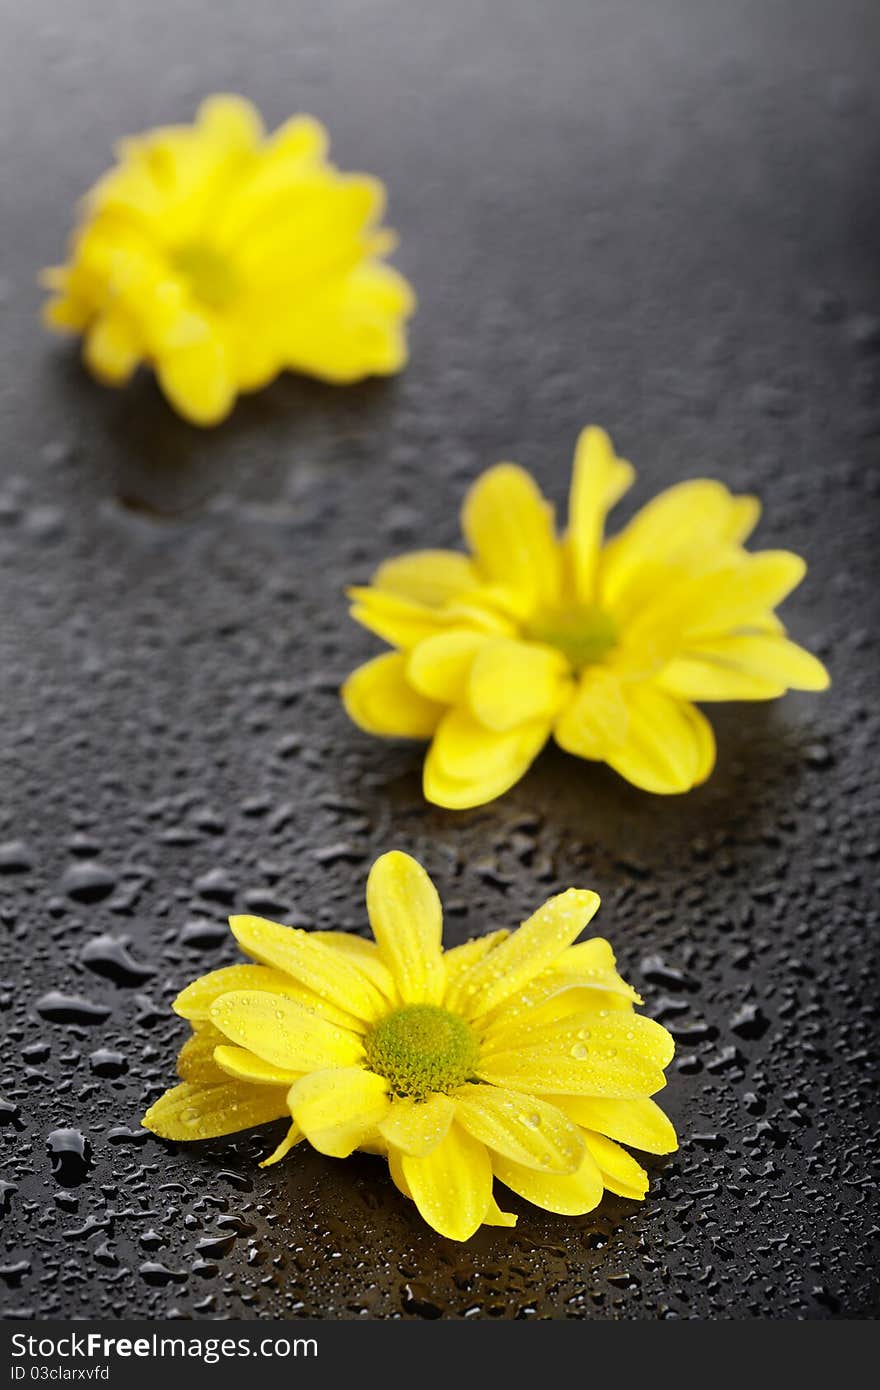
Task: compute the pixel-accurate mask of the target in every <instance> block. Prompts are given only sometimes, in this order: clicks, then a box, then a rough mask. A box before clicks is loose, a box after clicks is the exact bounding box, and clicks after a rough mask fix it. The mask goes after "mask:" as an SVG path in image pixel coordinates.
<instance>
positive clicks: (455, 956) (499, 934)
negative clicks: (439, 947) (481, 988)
mask: <svg viewBox="0 0 880 1390" xmlns="http://www.w3.org/2000/svg"><path fill="white" fill-rule="evenodd" d="M509 935H510V932H509V931H507V930H506V928H504V927H502V928H501V929H500V930H499V931H491V932H487V933H486V935H485V936H475V937H474V938H473V939H472V940H471V941H465V942H464V943H463V945H461V946H453V947H452V949H451V950H449V951H444V953H443V964H444V966H445V967H446V989H447V997H450V996H451V994H452V992H453V990H454V989H455V988H456V987H457V984H458V981H459V979H460V978H461V976H462V975H464V974H465V973H466V972H467V971H468V970H470V968H471V966H473V965H476V963H477V961H479V960H482V959H483V957H484V956H487V955H488V954H489V952H490V951H494V950H495V947H496V946H500V945H501V942H502V941H506V940H507V938H508V936H509Z"/></svg>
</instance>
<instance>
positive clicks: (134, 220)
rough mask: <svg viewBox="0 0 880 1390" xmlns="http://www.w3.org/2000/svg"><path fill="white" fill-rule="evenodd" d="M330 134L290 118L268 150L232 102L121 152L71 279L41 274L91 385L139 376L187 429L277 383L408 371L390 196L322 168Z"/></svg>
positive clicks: (80, 239)
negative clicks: (78, 345)
mask: <svg viewBox="0 0 880 1390" xmlns="http://www.w3.org/2000/svg"><path fill="white" fill-rule="evenodd" d="M327 146H328V140H327V133H326V131H325V130H324V128H323V126H322V125H320V123H319V122H318V121H316V120H313V119H312V118H311V117H310V116H294V117H293V118H292V119H291V120H289V121H286V122H285V123H284V124H283V125H282V126H280V127H279V128H278V130H276V131H275V132H274V133H273V134H271V135H267V134H266V132H265V131H264V128H263V123H262V121H261V119H260V115H259V112H258V111H256V110H255V108H254V107H253V106H252V105H251V104H250V102H248V101H245V100H244V99H243V98H241V97H236V96H214V97H209V98H208V100H206V101H204V102H202V105H201V106H200V107H199V110H198V114H197V116H196V121H195V124H194V125H190V126H167V127H163V128H160V129H158V130H152V131H147V132H146V133H144V134H142V135H138V136H134V137H132V138H130V139H126V140H123V141H121V143H120V144H119V146H118V148H117V157H118V163H117V164H116V165H115V167H114V168H112V169H111V170H110V171H109V172H108V173H106V174H105V175H104V176H103V178H101V179H99V181H98V182H97V183H96V184H95V186H94V187H93V188H92V189H91V190H90V192H89V193H88V194H87V195H86V197H85V199H84V200H83V204H82V214H81V220H80V224H79V227H78V228H77V230H76V233H75V235H74V237H73V241H72V245H71V251H70V260H69V262H68V264H67V265H65V266H61V267H58V268H55V269H52V270H48V271H46V272H45V273H44V277H43V278H44V283H45V285H46V287H47V288H49V289H51V290H53V291H54V297H53V298H52V299H51V300H50V301H49V303H48V305H47V307H46V314H45V317H46V322H47V323H48V324H49V326H50V327H51V328H54V329H58V330H59V331H62V332H73V333H82V334H84V336H85V345H84V353H85V360H86V363H87V364H88V366H89V368H90V369H91V371H92V372H93V373H94V375H95V376H96V377H98V379H99V380H100V381H103V382H105V383H106V384H107V385H110V386H121V385H123V384H124V383H125V382H126V381H127V380H128V379H129V377H130V376H131V374H132V372H133V371H134V369H135V368H136V367H137V366H138V365H139V363H141V362H148V363H150V364H151V365H152V366H153V367H154V369H155V371H156V375H157V377H158V380H159V384H160V386H161V387H162V390H163V391H164V392H165V395H166V396H167V397H168V400H169V401H170V402H171V404H172V405H173V406H174V408H175V409H176V410H177V411H179V412H180V414H181V415H183V416H184V417H185V418H186V419H187V420H190V421H192V422H193V423H194V424H197V425H214V424H217V422H218V421H220V420H222V419H223V418H224V416H226V415H228V413H229V411H230V410H231V409H232V406H233V404H234V402H235V398H236V395H237V393H238V392H239V391H256V390H258V389H259V388H260V387H262V386H265V385H267V384H268V382H270V381H271V380H272V379H273V377H275V376H277V375H278V373H279V372H281V371H283V370H285V369H289V370H291V371H297V372H305V373H307V374H308V375H310V376H315V377H319V378H320V379H321V380H322V381H329V382H338V383H344V382H352V381H359V380H360V379H361V378H362V377H365V376H371V375H378V376H385V375H388V374H390V373H393V372H397V371H399V370H400V368H401V367H402V366H403V365H404V364H405V362H406V355H407V351H406V337H405V333H404V322H405V320H406V318H407V316H408V315H409V314H410V313H411V312H412V309H413V307H414V298H413V294H412V291H411V289H410V287H409V285H408V284H407V282H406V281H405V280H404V279H403V278H402V276H400V275H398V273H397V272H396V271H395V270H392V269H391V268H390V267H389V266H387V265H384V264H383V263H382V261H381V259H380V258H381V257H382V256H384V255H386V254H387V252H388V251H390V250H391V249H392V248H393V245H394V238H393V236H392V234H391V233H390V232H388V231H386V230H383V229H382V228H381V227H380V226H379V222H380V220H381V217H382V213H383V209H384V203H385V191H384V189H383V187H382V184H381V183H379V181H378V180H377V179H374V178H370V177H368V176H367V175H366V174H342V173H340V172H339V171H338V170H337V169H336V168H334V166H333V165H332V164H330V163H328V161H327Z"/></svg>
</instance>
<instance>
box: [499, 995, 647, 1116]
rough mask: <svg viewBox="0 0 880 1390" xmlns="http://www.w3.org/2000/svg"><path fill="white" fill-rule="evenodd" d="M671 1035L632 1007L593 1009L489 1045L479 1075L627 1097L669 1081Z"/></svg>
mask: <svg viewBox="0 0 880 1390" xmlns="http://www.w3.org/2000/svg"><path fill="white" fill-rule="evenodd" d="M672 1052H673V1045H672V1039H671V1038H670V1036H669V1034H668V1033H667V1032H666V1029H665V1028H663V1027H661V1025H660V1024H659V1023H655V1022H654V1021H653V1019H649V1018H643V1017H642V1016H641V1015H639V1014H633V1013H630V1012H629V1011H625V1012H616V1011H607V1010H601V1011H599V1010H591V1011H585V1012H583V1013H581V1014H574V1015H569V1016H567V1017H565V1018H563V1019H560V1020H558V1021H557V1022H554V1023H549V1024H543V1025H539V1026H537V1027H534V1028H530V1027H529V1026H528V1024H523V1025H521V1029H520V1031H519V1032H518V1033H517V1034H516V1035H515V1036H512V1035H511V1034H507V1035H505V1038H504V1047H503V1048H502V1047H501V1043H500V1042H499V1043H498V1044H496V1043H495V1042H492V1043H487V1044H486V1045H485V1046H484V1049H483V1054H482V1056H481V1058H480V1064H479V1067H478V1069H477V1074H478V1075H479V1077H480V1079H481V1080H483V1081H488V1082H489V1083H490V1084H492V1085H494V1086H509V1087H510V1088H511V1089H512V1090H519V1091H533V1092H535V1094H538V1095H553V1094H554V1093H558V1094H560V1095H584V1096H604V1097H608V1098H610V1099H617V1100H628V1099H630V1098H631V1097H634V1096H647V1095H651V1094H652V1093H653V1092H654V1091H659V1090H661V1089H662V1087H663V1086H664V1085H665V1079H664V1076H663V1070H662V1069H663V1067H664V1066H666V1065H667V1064H668V1062H669V1059H670V1057H671V1055H672Z"/></svg>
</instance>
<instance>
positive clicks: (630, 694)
mask: <svg viewBox="0 0 880 1390" xmlns="http://www.w3.org/2000/svg"><path fill="white" fill-rule="evenodd" d="M626 708H627V726H626V737H625V739H624V741H623V743H620V744H611V745H608V746H607V747H606V748H605V751H604V758H605V761H606V762H607V763H609V764H610V766H611V767H613V768H614V770H615V771H616V772H619V773H620V775H621V777H625V778H626V779H627V781H628V782H632V783H633V785H634V786H636V787H641V788H642V790H643V791H648V792H657V793H659V794H662V795H669V794H672V793H675V792H685V791H689V790H690V788H691V787H694V786H696V785H697V784H698V783H700V782H703V781H705V779H706V777H708V775H709V773H710V772H711V771H712V768H713V767H714V765H715V736H714V734H713V733H712V726H711V725H710V724H709V721H708V720H707V719H706V717H705V715H703V714H701V713H700V711H699V710H698V709H696V707H695V706H694V705H691V704H688V702H687V701H684V700H676V699H675V698H673V696H671V695H667V694H666V692H665V691H664V690H660V689H659V688H658V687H657V686H656V685H649V684H640V685H631V686H628V687H627V688H626Z"/></svg>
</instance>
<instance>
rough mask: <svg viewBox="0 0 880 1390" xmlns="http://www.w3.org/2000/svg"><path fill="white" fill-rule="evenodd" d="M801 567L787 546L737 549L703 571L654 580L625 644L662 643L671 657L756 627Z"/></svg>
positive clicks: (797, 578) (797, 580) (798, 576)
mask: <svg viewBox="0 0 880 1390" xmlns="http://www.w3.org/2000/svg"><path fill="white" fill-rule="evenodd" d="M806 568H807V567H806V564H805V563H804V561H803V560H802V559H801V558H800V556H799V555H793V554H792V553H791V552H790V551H787V550H762V551H759V552H758V553H757V554H756V555H751V554H745V553H744V552H742V551H740V552H739V554H738V555H737V556H734V558H733V559H732V560H731V561H730V562H728V563H721V564H719V563H717V561H715V562H713V563H711V565H710V568H709V569H708V570H707V571H706V572H699V571H696V572H694V573H687V572H685V573H684V574H683V576H682V577H680V578H678V579H677V580H675V581H674V582H672V583H671V584H670V583H668V582H667V583H663V582H659V581H658V580H657V579H656V578H655V579H654V580H653V582H652V584H651V591H650V594H649V595H648V596H647V597H646V598H645V600H644V601H643V602H642V603H641V605H640V606H639V608H638V611H637V613H635V614H634V615H633V616H631V617H630V618H629V620H628V621H627V623H626V631H625V640H626V644H627V645H629V646H630V647H631V648H634V649H638V647H639V645H640V644H642V645H649V644H653V645H655V646H657V645H660V644H665V645H666V646H667V647H668V648H669V649H670V654H671V655H675V654H677V653H679V652H682V651H686V650H688V649H689V648H690V647H692V646H693V645H694V643H695V642H698V641H700V640H701V639H703V638H714V637H717V636H723V635H727V634H730V633H732V632H734V631H736V630H737V629H739V628H752V627H755V626H759V627H760V626H761V625H763V624H764V622H765V621H766V617H767V614H768V613H769V612H770V611H771V610H772V609H773V608H775V606H776V605H777V604H778V603H781V602H782V600H783V599H784V598H785V597H786V595H787V594H789V593H790V592H791V590H792V589H794V588H795V587H796V586H797V585H798V584H799V583H800V582H801V580H802V579H803V577H804V575H805V573H806Z"/></svg>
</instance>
